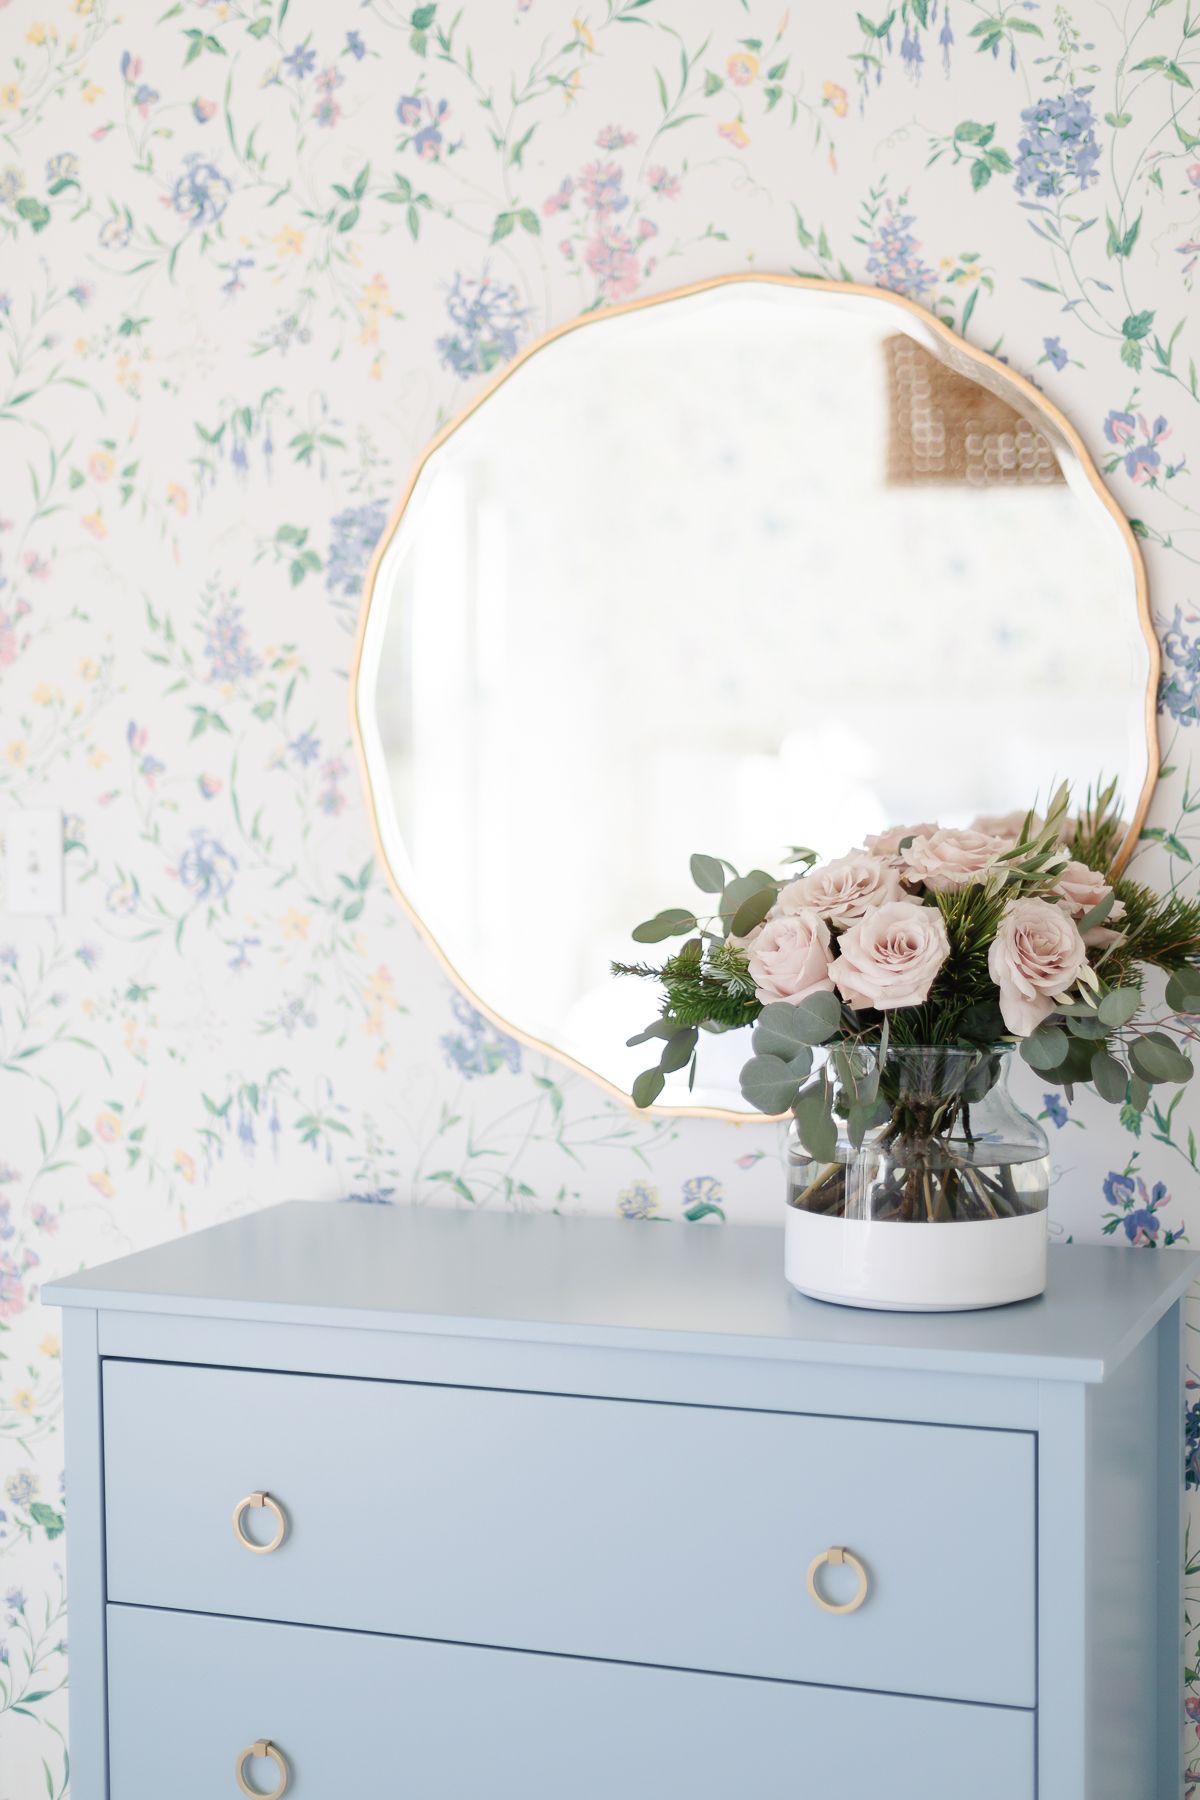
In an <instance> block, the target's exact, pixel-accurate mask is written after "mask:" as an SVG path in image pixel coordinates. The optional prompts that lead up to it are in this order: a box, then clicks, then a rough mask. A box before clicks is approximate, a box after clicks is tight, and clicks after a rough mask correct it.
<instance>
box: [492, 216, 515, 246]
mask: <svg viewBox="0 0 1200 1800" xmlns="http://www.w3.org/2000/svg"><path fill="white" fill-rule="evenodd" d="M516 224H517V215H516V213H511V212H502V213H497V214H496V223H495V224H494V225H493V226H492V242H493V244H498V243H499V242H500V240H501V238H506V237H510V236H511V235H512V233H513V231H514V230H515V229H516Z"/></svg>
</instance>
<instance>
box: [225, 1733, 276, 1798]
mask: <svg viewBox="0 0 1200 1800" xmlns="http://www.w3.org/2000/svg"><path fill="white" fill-rule="evenodd" d="M252 1756H269V1757H270V1759H271V1761H272V1762H273V1763H274V1764H275V1767H276V1768H277V1769H278V1770H279V1780H278V1781H277V1782H276V1784H275V1786H274V1787H273V1788H272V1789H271V1791H270V1793H269V1794H267V1793H264V1792H263V1790H262V1788H252V1787H251V1786H250V1783H249V1782H248V1781H247V1780H246V1764H247V1763H248V1762H249V1761H250V1758H251V1757H252ZM288 1775H289V1770H288V1766H287V1761H286V1759H285V1757H284V1754H283V1751H282V1750H280V1749H279V1747H278V1746H277V1745H275V1744H272V1743H271V1741H270V1740H269V1739H268V1738H260V1739H259V1741H258V1743H257V1744H251V1745H250V1748H249V1749H248V1750H243V1751H242V1754H241V1755H240V1756H239V1757H238V1759H237V1780H238V1786H239V1787H240V1788H241V1790H242V1792H243V1794H249V1796H250V1800H279V1796H280V1795H281V1794H282V1793H284V1792H285V1790H286V1788H287V1784H288Z"/></svg>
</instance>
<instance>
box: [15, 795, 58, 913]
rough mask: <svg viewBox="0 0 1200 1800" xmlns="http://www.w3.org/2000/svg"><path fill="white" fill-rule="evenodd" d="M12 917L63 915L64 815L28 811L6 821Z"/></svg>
mask: <svg viewBox="0 0 1200 1800" xmlns="http://www.w3.org/2000/svg"><path fill="white" fill-rule="evenodd" d="M4 839H5V850H6V862H7V865H8V900H7V910H8V911H9V912H10V913H47V914H48V913H60V912H61V911H62V909H63V827H62V814H61V813H60V812H55V811H53V810H52V809H50V808H49V807H32V806H30V807H25V808H23V809H22V810H21V811H20V812H10V813H9V814H8V815H7V817H6V818H5V820H4Z"/></svg>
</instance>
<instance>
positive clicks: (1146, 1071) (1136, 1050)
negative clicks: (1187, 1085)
mask: <svg viewBox="0 0 1200 1800" xmlns="http://www.w3.org/2000/svg"><path fill="white" fill-rule="evenodd" d="M1129 1059H1130V1061H1131V1062H1132V1064H1133V1067H1134V1071H1135V1073H1137V1074H1138V1075H1141V1076H1142V1077H1143V1078H1144V1079H1145V1080H1146V1081H1150V1082H1155V1081H1167V1082H1183V1081H1190V1080H1191V1078H1192V1065H1191V1063H1190V1062H1189V1061H1188V1059H1187V1057H1186V1056H1185V1055H1184V1054H1183V1052H1182V1050H1179V1049H1177V1048H1176V1046H1175V1045H1174V1044H1173V1043H1172V1042H1171V1040H1170V1038H1169V1037H1167V1036H1165V1034H1164V1033H1163V1032H1161V1031H1149V1032H1146V1033H1145V1035H1144V1036H1142V1037H1137V1038H1134V1040H1133V1042H1132V1044H1131V1045H1130V1046H1129Z"/></svg>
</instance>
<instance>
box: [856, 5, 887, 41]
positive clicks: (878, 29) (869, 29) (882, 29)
mask: <svg viewBox="0 0 1200 1800" xmlns="http://www.w3.org/2000/svg"><path fill="white" fill-rule="evenodd" d="M895 20H896V14H895V12H894V11H892V12H890V13H889V14H888V16H887V18H886V19H881V20H880V22H879V24H878V25H873V24H872V23H871V21H870V19H868V18H867V17H866V15H865V14H864V13H859V15H858V22H859V24H860V25H861V26H862V29H863V31H864V32H865V33H866V35H867V36H868V37H873V38H885V37H886V36H887V34H888V32H889V31H890V30H891V29H892V26H893V25H894V23H895Z"/></svg>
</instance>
